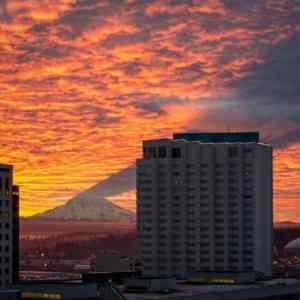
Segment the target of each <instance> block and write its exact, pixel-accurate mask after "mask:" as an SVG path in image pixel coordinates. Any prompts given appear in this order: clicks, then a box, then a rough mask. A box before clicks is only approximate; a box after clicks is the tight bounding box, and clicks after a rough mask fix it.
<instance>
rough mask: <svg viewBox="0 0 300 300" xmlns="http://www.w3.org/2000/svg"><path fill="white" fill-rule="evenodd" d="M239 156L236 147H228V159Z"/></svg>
mask: <svg viewBox="0 0 300 300" xmlns="http://www.w3.org/2000/svg"><path fill="white" fill-rule="evenodd" d="M238 154H239V152H238V148H237V147H229V148H228V157H229V158H235V157H237V156H238Z"/></svg>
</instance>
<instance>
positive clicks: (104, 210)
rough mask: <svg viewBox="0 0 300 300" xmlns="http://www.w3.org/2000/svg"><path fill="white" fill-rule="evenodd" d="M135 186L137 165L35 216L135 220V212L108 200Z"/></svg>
mask: <svg viewBox="0 0 300 300" xmlns="http://www.w3.org/2000/svg"><path fill="white" fill-rule="evenodd" d="M133 188H135V167H134V166H130V167H129V168H127V169H124V170H122V171H120V172H119V173H117V174H113V175H112V176H110V177H109V178H107V179H105V180H103V181H101V182H99V183H98V184H96V185H94V186H93V187H91V188H89V189H87V190H85V191H83V192H81V193H79V194H78V195H76V196H75V197H73V198H72V199H70V200H69V201H67V202H66V204H64V205H61V206H58V207H56V208H54V209H50V210H48V211H46V212H44V213H41V214H38V215H35V217H39V218H40V217H43V218H53V219H86V220H103V221H106V220H107V221H109V220H119V221H134V220H135V214H134V213H133V212H131V211H129V210H126V209H124V208H121V207H119V206H117V205H115V204H113V203H112V202H110V201H108V200H107V198H108V197H112V196H116V195H118V194H121V193H124V192H127V191H129V190H130V189H133Z"/></svg>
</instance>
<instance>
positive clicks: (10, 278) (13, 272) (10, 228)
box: [0, 165, 19, 287]
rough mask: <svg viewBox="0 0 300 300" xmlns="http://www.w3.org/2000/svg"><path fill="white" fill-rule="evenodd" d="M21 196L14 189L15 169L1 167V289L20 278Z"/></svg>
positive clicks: (5, 166) (15, 188)
mask: <svg viewBox="0 0 300 300" xmlns="http://www.w3.org/2000/svg"><path fill="white" fill-rule="evenodd" d="M18 201H19V196H18V189H17V187H14V188H13V168H12V166H10V165H0V287H4V286H7V285H10V284H12V283H14V282H15V280H16V279H17V278H18V271H19V270H18V261H17V260H18V259H19V254H18V247H19V233H18V230H19V225H18V222H19V215H18V206H19V203H18Z"/></svg>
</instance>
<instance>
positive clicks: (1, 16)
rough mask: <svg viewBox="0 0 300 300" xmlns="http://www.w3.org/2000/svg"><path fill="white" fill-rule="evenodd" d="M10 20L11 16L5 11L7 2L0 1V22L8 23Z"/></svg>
mask: <svg viewBox="0 0 300 300" xmlns="http://www.w3.org/2000/svg"><path fill="white" fill-rule="evenodd" d="M10 19H11V16H10V15H9V13H8V10H7V0H0V21H1V20H2V21H5V22H8V21H10Z"/></svg>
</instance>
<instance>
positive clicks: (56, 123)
mask: <svg viewBox="0 0 300 300" xmlns="http://www.w3.org/2000/svg"><path fill="white" fill-rule="evenodd" d="M175 2H176V1H174V4H173V5H170V4H168V1H166V2H162V1H148V2H147V3H145V2H144V1H127V2H126V1H124V2H123V4H118V5H116V4H115V3H114V1H101V0H99V1H75V0H55V1H52V0H51V1H50V0H47V1H39V0H32V1H21V0H17V1H7V3H6V4H7V5H6V14H7V16H6V18H4V19H3V20H2V19H1V16H0V20H1V24H0V51H1V56H0V66H1V68H0V116H1V119H2V120H4V121H3V122H1V124H0V134H1V147H0V155H1V157H2V161H3V162H4V163H6V162H9V163H12V164H14V166H15V182H16V183H17V184H19V185H20V186H21V195H22V202H21V213H22V215H31V214H34V213H37V212H41V211H43V210H45V209H48V208H52V207H55V206H57V205H59V204H62V203H64V202H65V201H67V200H68V199H69V198H71V197H72V196H74V195H75V194H76V193H78V192H79V191H81V190H83V189H85V188H88V187H89V186H92V185H93V184H95V183H96V182H98V181H100V180H103V179H105V178H107V177H108V176H109V175H111V174H112V173H116V172H118V171H120V170H121V169H122V168H124V167H126V166H128V165H129V164H131V163H132V162H133V161H134V160H135V159H136V157H138V156H139V155H140V151H141V149H140V147H141V141H142V140H143V139H149V138H159V137H164V136H170V135H171V134H172V132H174V131H178V130H184V129H185V128H189V125H190V124H195V119H197V118H199V119H200V120H204V119H205V115H206V114H209V109H207V107H204V108H201V107H200V108H199V105H200V104H201V103H204V102H205V101H206V102H205V103H215V102H214V101H215V99H216V98H222V97H223V98H224V97H227V98H228V97H233V98H234V97H237V96H238V94H239V93H238V91H236V89H235V88H234V87H233V82H236V81H239V80H242V79H243V78H246V77H247V76H249V74H251V70H250V66H252V65H257V66H261V65H263V64H264V63H265V61H266V56H265V49H266V48H267V47H269V46H274V45H277V44H279V43H281V42H282V41H285V40H288V39H289V38H290V37H291V35H292V33H297V32H299V30H300V28H299V26H294V27H293V24H294V15H293V10H295V12H297V11H298V7H296V6H295V8H292V9H291V7H289V6H287V5H283V4H282V5H281V4H279V2H278V1H277V2H278V3H277V2H276V1H275V2H276V5H275V6H272V5H271V4H273V3H275V2H274V1H264V2H266V3H267V4H268V6H267V7H268V9H270V10H272V13H271V12H270V13H269V14H268V15H265V9H266V7H265V6H262V5H257V6H254V5H253V6H252V4H251V5H250V4H248V5H249V7H247V9H245V8H243V7H231V6H228V5H225V4H224V3H223V2H222V1H218V0H210V1H206V3H205V4H203V1H194V2H193V5H191V4H188V3H184V4H183V3H182V1H178V5H176V3H175ZM270 3H271V4H270ZM244 5H245V4H244ZM246 11H247V13H246ZM289 14H290V17H289V18H288V17H287V15H289ZM261 20H264V22H265V23H263V24H261V22H262V21H261ZM209 105H212V104H208V106H209ZM243 116H244V115H242V114H241V115H240V119H243ZM243 120H244V123H245V126H246V125H247V124H248V125H249V124H251V125H253V123H252V121H251V118H250V117H249V118H247V119H245V118H244V119H243ZM200 123H201V122H200ZM208 123H209V125H210V126H211V127H210V128H213V126H214V125H215V122H214V121H213V120H210V121H209V122H207V124H208ZM246 123H247V124H246ZM254 123H255V122H254ZM287 123H288V122H287ZM287 123H286V124H287ZM203 124H204V123H201V124H200V125H201V126H204V125H203ZM255 124H256V123H255ZM198 125H199V124H198ZM198 125H197V126H198ZM200 125H199V126H200ZM199 126H198V127H197V128H200V127H199ZM249 126H250V125H249ZM296 126H297V124H296V125H295V122H294V121H291V123H288V125H287V126H286V127H287V128H288V129H289V130H290V129H291V128H293V129H295V128H296ZM277 127H278V126H277ZM201 128H203V127H201ZM263 130H265V128H263ZM283 131H284V132H283V134H284V133H285V130H283ZM291 147H292V146H291ZM293 147H295V148H293V151H295V152H297V153H298V152H299V148H298V146H297V144H296V145H295V146H293ZM278 151H279V152H278V153H284V155H279V156H278V158H276V163H275V166H276V167H275V169H276V170H277V172H278V174H279V175H278V176H279V177H278V176H277V177H276V186H275V187H276V190H275V191H276V192H275V195H276V211H277V212H276V213H275V215H276V218H277V219H280V220H281V219H284V218H285V217H286V218H288V219H290V220H292V219H293V220H295V219H297V220H299V217H295V216H294V215H293V214H291V210H288V212H284V213H283V205H284V203H289V205H293V203H294V202H293V201H294V200H293V199H295V198H296V196H295V195H297V193H298V192H295V193H294V194H291V193H290V192H289V191H288V190H287V189H285V188H284V181H283V178H284V176H285V174H286V173H284V168H285V166H284V162H285V161H286V160H288V161H289V164H290V165H289V170H290V172H291V175H290V176H292V177H293V178H292V179H291V181H290V182H291V183H293V182H294V181H295V178H298V175H296V173H297V172H296V167H297V165H298V163H299V162H298V161H297V160H295V158H293V157H292V156H291V155H290V154H288V153H289V152H284V151H288V150H278ZM282 151H283V152H282ZM295 165H296V167H295ZM291 166H293V167H291ZM133 193H134V192H133V191H128V194H125V195H120V197H117V200H115V199H112V201H115V202H116V203H118V204H119V205H123V206H124V207H128V208H130V209H134V205H133V201H134V200H133V198H134V197H133ZM284 199H289V200H284Z"/></svg>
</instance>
